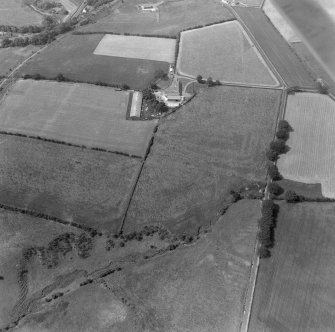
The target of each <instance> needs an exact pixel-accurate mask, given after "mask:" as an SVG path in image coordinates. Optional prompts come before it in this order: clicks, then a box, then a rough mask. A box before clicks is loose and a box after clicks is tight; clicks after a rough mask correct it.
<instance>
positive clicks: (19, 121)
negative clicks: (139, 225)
mask: <svg viewBox="0 0 335 332" xmlns="http://www.w3.org/2000/svg"><path fill="white" fill-rule="evenodd" d="M128 99H129V93H128V92H124V91H115V90H114V89H112V88H107V87H98V86H95V85H90V84H77V83H75V84H73V83H58V82H51V81H33V80H20V81H18V82H17V83H16V84H15V86H14V87H13V89H12V90H11V92H10V93H9V95H7V97H6V99H5V100H4V101H3V103H2V107H1V110H0V123H1V124H0V130H4V131H9V132H15V133H17V132H19V133H24V134H28V135H33V136H42V137H47V138H52V139H56V140H60V141H66V142H70V143H74V144H78V145H85V146H88V147H99V148H104V149H107V150H109V151H117V152H123V153H126V154H129V155H134V156H140V157H142V156H144V155H145V152H146V150H147V147H148V144H149V141H150V139H151V136H152V133H153V130H154V128H155V126H156V123H157V120H156V121H128V120H126V111H127V105H128Z"/></svg>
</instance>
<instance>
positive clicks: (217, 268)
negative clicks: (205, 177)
mask: <svg viewBox="0 0 335 332" xmlns="http://www.w3.org/2000/svg"><path fill="white" fill-rule="evenodd" d="M259 213H260V209H259V201H257V200H242V201H240V202H238V203H236V204H234V205H233V206H231V207H230V208H229V210H228V211H227V213H226V214H225V215H224V216H223V217H221V218H220V219H219V220H218V222H217V224H215V225H214V226H213V230H212V232H211V233H208V234H207V235H203V236H202V238H201V239H199V240H197V243H196V244H194V245H189V246H184V247H179V248H178V249H177V250H175V251H168V252H167V253H165V254H164V255H157V256H156V257H154V258H152V259H148V260H144V261H143V260H141V261H137V262H132V263H128V264H123V268H122V271H119V272H115V273H113V274H109V275H108V276H106V277H103V278H99V279H97V280H95V281H94V283H93V284H91V285H87V286H84V287H81V288H78V289H76V290H75V291H73V292H72V293H69V294H68V295H67V294H66V295H65V296H64V297H63V298H61V299H60V300H59V301H58V302H56V301H55V302H53V303H51V304H46V305H45V304H44V303H43V306H40V308H39V310H37V309H35V311H38V312H37V313H35V314H31V315H29V316H27V317H26V318H24V319H23V320H22V321H21V322H20V324H19V327H18V329H17V331H20V332H26V331H34V332H42V331H43V332H44V331H45V330H47V331H48V332H58V331H64V332H82V331H99V332H107V331H108V332H109V331H113V332H114V331H118V332H171V331H173V332H205V331H206V332H207V331H211V332H222V331H227V332H228V331H229V332H238V331H239V330H240V323H241V319H242V315H243V304H244V299H245V294H246V291H247V288H248V286H249V285H248V282H249V274H250V266H251V261H252V257H253V251H254V247H255V242H256V231H257V219H258V218H259ZM127 245H128V244H127ZM115 261H116V262H117V261H118V260H117V259H116V258H115Z"/></svg>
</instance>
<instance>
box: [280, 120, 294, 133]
mask: <svg viewBox="0 0 335 332" xmlns="http://www.w3.org/2000/svg"><path fill="white" fill-rule="evenodd" d="M281 129H284V130H286V131H287V132H290V131H291V130H292V127H291V126H290V124H289V123H288V122H287V121H286V120H280V121H279V123H278V130H281Z"/></svg>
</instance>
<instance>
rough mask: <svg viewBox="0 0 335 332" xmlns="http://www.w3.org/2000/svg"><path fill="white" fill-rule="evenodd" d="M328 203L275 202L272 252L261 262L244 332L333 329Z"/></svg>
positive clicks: (333, 239)
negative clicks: (275, 223) (277, 206)
mask: <svg viewBox="0 0 335 332" xmlns="http://www.w3.org/2000/svg"><path fill="white" fill-rule="evenodd" d="M334 214H335V205H334V204H333V203H299V204H286V203H281V204H280V212H279V218H278V222H277V228H276V231H275V247H274V249H273V250H272V251H271V253H272V257H271V258H269V259H266V260H264V261H261V264H260V268H259V273H258V277H257V283H256V290H255V296H254V301H253V306H252V312H251V320H250V325H249V331H250V332H265V331H269V332H270V331H271V332H273V331H295V332H300V331H301V332H305V331H322V332H331V331H334V326H335V315H334V307H335V300H334V292H335V279H334V273H335V265H334V259H333V257H334V250H335V247H334V243H335V227H334V226H335V225H334Z"/></svg>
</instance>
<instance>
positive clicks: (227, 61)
mask: <svg viewBox="0 0 335 332" xmlns="http://www.w3.org/2000/svg"><path fill="white" fill-rule="evenodd" d="M177 69H178V71H179V72H180V73H182V74H185V75H188V76H193V77H195V76H197V75H198V74H200V75H202V76H203V77H209V76H211V77H212V78H213V79H214V80H216V79H219V80H220V81H222V82H232V83H242V84H255V85H270V86H277V85H278V81H277V79H276V78H275V76H274V75H273V73H272V72H271V71H270V69H269V68H268V66H267V64H266V63H265V61H264V60H263V58H262V57H261V55H260V54H259V52H258V50H257V49H256V47H255V45H254V44H253V43H252V41H251V40H250V38H249V37H248V35H247V34H246V32H245V31H244V30H243V28H242V27H241V25H240V23H238V22H237V21H233V22H227V23H222V24H217V25H213V26H209V27H205V28H201V29H195V30H190V31H185V32H183V33H182V34H181V40H180V49H179V57H178V61H177Z"/></svg>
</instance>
